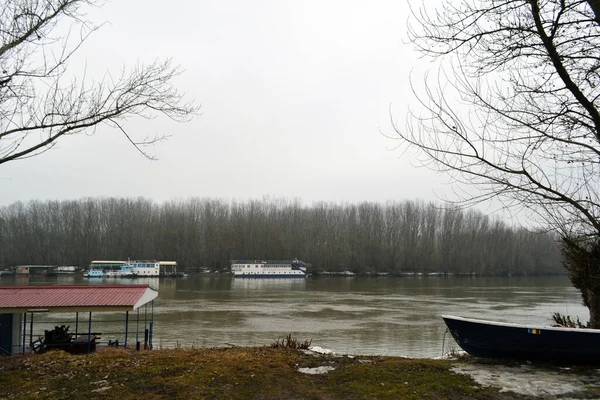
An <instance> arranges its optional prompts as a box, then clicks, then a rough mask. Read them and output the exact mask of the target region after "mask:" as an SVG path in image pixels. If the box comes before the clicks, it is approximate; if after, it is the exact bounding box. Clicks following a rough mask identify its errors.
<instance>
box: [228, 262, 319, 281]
mask: <svg viewBox="0 0 600 400" xmlns="http://www.w3.org/2000/svg"><path fill="white" fill-rule="evenodd" d="M309 266H310V264H306V263H305V262H303V261H300V260H298V259H294V260H292V261H277V260H274V261H272V260H264V261H263V260H233V261H232V262H231V272H232V273H233V276H235V277H239V278H304V277H306V275H307V269H308V267H309Z"/></svg>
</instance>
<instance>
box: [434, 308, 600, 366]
mask: <svg viewBox="0 0 600 400" xmlns="http://www.w3.org/2000/svg"><path fill="white" fill-rule="evenodd" d="M442 318H443V319H444V322H445V323H446V326H447V327H448V330H449V331H450V333H451V334H452V337H453V338H454V340H455V341H456V343H458V345H459V346H460V347H461V348H462V349H463V350H464V351H466V352H467V353H469V354H470V355H472V356H475V357H482V358H504V359H516V360H529V361H558V362H570V363H600V330H598V329H584V328H566V327H554V326H548V327H546V326H542V327H540V326H535V325H519V324H512V323H507V322H494V321H486V320H480V319H474V318H463V317H455V316H450V315H442Z"/></svg>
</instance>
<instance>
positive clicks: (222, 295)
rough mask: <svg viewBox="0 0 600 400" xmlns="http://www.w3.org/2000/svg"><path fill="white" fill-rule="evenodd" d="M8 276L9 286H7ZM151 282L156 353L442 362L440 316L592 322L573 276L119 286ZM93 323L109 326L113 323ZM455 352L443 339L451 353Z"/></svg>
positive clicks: (224, 278) (222, 280)
mask: <svg viewBox="0 0 600 400" xmlns="http://www.w3.org/2000/svg"><path fill="white" fill-rule="evenodd" d="M7 280H8V278H2V279H1V283H2V284H8V283H7ZM11 282H12V283H10V284H15V283H17V284H30V285H31V284H52V283H54V284H56V283H59V284H88V283H89V284H91V283H95V282H91V281H89V282H88V280H84V279H83V278H80V277H74V276H69V277H65V276H61V277H60V278H56V279H55V280H52V278H46V279H45V280H41V279H36V278H31V279H30V280H28V281H27V282H26V283H22V281H17V280H15V279H14V278H13V279H12V281H11ZM101 282H102V283H148V284H150V285H151V286H152V287H154V288H156V289H157V290H158V291H159V297H158V298H157V299H156V300H155V304H154V320H155V331H154V345H155V346H156V347H160V346H162V347H174V346H176V345H177V344H180V345H183V346H192V345H194V346H202V347H220V346H227V345H228V344H234V345H238V346H259V345H269V344H271V343H273V342H274V341H275V340H276V339H278V338H280V337H283V336H284V335H287V334H288V333H292V335H294V336H295V337H297V338H298V339H300V340H306V339H312V342H313V344H315V345H319V346H322V347H325V348H329V349H332V350H334V351H335V352H338V353H354V354H383V355H406V356H411V357H438V356H440V355H441V351H442V340H443V337H444V331H445V325H444V323H443V321H442V319H441V318H440V315H441V314H453V315H460V316H465V317H476V318H486V319H493V320H498V321H508V322H518V323H535V324H539V325H543V324H551V315H552V313H553V312H555V311H558V312H561V313H563V314H569V315H571V316H575V315H578V316H579V317H580V318H581V320H582V321H583V320H586V321H587V319H588V314H587V310H586V309H585V308H584V307H583V306H582V305H581V298H580V296H579V293H578V292H577V290H575V289H574V288H572V287H571V285H570V283H569V281H568V279H567V278H566V277H540V278H444V277H430V278H425V277H415V278H354V277H351V278H347V277H321V278H314V277H309V278H308V279H240V278H237V279H236V278H233V277H232V276H230V275H199V276H194V277H192V278H189V279H176V278H160V279H157V278H143V279H113V280H103V281H101ZM100 314H101V313H96V317H94V318H102V319H106V320H110V318H112V317H114V316H112V317H111V316H110V315H102V316H101V315H100ZM450 344H451V339H450V337H449V335H447V336H446V345H445V348H446V350H447V349H448V346H449V345H450Z"/></svg>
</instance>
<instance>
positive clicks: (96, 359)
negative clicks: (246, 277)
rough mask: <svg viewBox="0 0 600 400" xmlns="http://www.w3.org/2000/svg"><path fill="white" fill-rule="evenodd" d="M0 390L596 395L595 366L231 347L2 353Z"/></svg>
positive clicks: (24, 394) (45, 394) (2, 393)
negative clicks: (28, 353)
mask: <svg viewBox="0 0 600 400" xmlns="http://www.w3.org/2000/svg"><path fill="white" fill-rule="evenodd" d="M0 371H1V373H0V397H2V398H23V399H33V398H35V399H57V398H65V399H67V398H68V399H89V398H99V397H101V398H109V399H110V398H118V399H120V400H127V399H136V398H139V397H140V396H141V395H142V393H143V397H145V398H147V399H170V398H189V399H204V398H216V399H220V398H227V399H309V398H312V399H338V398H339V399H342V398H343V399H390V398H393V399H408V398H413V399H414V398H419V399H420V398H431V399H439V398H444V399H464V398H477V399H530V398H535V397H538V396H539V397H543V398H555V397H556V396H560V397H563V396H567V397H571V398H573V397H575V398H590V396H595V397H598V396H600V387H599V386H598V385H596V383H595V382H597V379H596V376H597V374H598V370H597V369H596V368H594V367H566V366H558V365H548V364H544V365H542V364H540V365H532V364H528V363H513V362H492V361H489V360H479V359H472V358H468V357H465V358H464V359H463V358H461V359H444V360H439V359H438V360H435V359H417V358H404V357H397V356H358V355H337V354H321V353H317V352H312V351H307V350H298V349H291V348H273V347H229V348H189V349H177V348H175V349H160V350H156V349H155V350H152V351H139V352H132V351H129V350H124V349H115V348H109V349H106V350H104V351H102V352H99V353H92V354H89V355H71V354H67V353H65V352H62V351H52V352H47V353H44V354H33V355H25V356H13V357H7V358H3V359H0Z"/></svg>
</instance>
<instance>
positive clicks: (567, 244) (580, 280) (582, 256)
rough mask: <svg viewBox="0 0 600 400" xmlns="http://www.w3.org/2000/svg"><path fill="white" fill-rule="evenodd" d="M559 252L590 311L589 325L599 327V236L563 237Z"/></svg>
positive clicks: (594, 327)
mask: <svg viewBox="0 0 600 400" xmlns="http://www.w3.org/2000/svg"><path fill="white" fill-rule="evenodd" d="M561 253H562V257H563V265H564V267H565V269H566V270H567V272H568V273H569V279H571V283H573V286H575V287H576V288H577V289H579V290H580V291H581V297H582V299H583V304H584V305H585V306H586V307H587V308H588V310H589V312H590V321H589V327H590V328H593V329H600V238H598V237H595V238H593V239H587V238H586V239H573V238H563V242H562V246H561Z"/></svg>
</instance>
